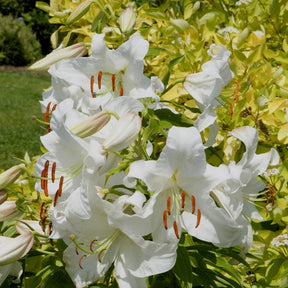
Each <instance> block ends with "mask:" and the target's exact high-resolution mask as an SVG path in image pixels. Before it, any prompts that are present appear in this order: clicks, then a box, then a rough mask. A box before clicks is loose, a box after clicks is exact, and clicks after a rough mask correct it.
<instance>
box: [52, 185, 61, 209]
mask: <svg viewBox="0 0 288 288" xmlns="http://www.w3.org/2000/svg"><path fill="white" fill-rule="evenodd" d="M59 194H60V192H59V189H58V190H57V192H56V193H55V196H54V201H53V205H54V207H55V206H56V204H57V201H58V198H59V196H60V195H59Z"/></svg>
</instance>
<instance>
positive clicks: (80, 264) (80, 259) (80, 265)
mask: <svg viewBox="0 0 288 288" xmlns="http://www.w3.org/2000/svg"><path fill="white" fill-rule="evenodd" d="M86 256H87V255H85V254H84V255H82V256H81V257H80V258H79V260H78V265H79V267H80V269H83V266H82V263H81V261H82V260H83V258H85V257H86Z"/></svg>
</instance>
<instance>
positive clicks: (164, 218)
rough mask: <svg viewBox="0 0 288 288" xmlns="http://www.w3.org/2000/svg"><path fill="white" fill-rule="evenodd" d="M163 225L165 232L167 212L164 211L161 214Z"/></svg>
mask: <svg viewBox="0 0 288 288" xmlns="http://www.w3.org/2000/svg"><path fill="white" fill-rule="evenodd" d="M163 224H164V228H165V229H166V230H167V229H168V225H167V210H164V212H163Z"/></svg>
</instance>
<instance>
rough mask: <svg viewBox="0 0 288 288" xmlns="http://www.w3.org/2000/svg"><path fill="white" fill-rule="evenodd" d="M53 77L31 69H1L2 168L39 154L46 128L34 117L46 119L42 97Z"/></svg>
mask: <svg viewBox="0 0 288 288" xmlns="http://www.w3.org/2000/svg"><path fill="white" fill-rule="evenodd" d="M50 79H51V78H50V76H46V75H39V74H34V73H33V74H32V73H29V72H12V71H0V87H1V89H0V169H3V168H4V169H7V168H9V167H10V166H12V165H15V164H18V163H19V161H18V160H17V159H15V157H18V158H22V159H23V156H24V154H25V152H26V151H27V152H28V153H29V155H30V156H31V157H32V156H35V155H39V154H40V146H41V144H40V139H39V137H40V135H43V134H45V130H43V127H41V126H40V124H39V123H38V122H36V121H35V120H32V116H33V115H36V116H37V117H38V118H40V119H43V116H42V113H41V109H40V103H39V100H41V98H42V92H43V89H45V88H48V87H49V86H50Z"/></svg>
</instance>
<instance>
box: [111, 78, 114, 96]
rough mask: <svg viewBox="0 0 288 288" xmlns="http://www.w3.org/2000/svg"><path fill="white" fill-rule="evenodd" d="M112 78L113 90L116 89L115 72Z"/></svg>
mask: <svg viewBox="0 0 288 288" xmlns="http://www.w3.org/2000/svg"><path fill="white" fill-rule="evenodd" d="M111 80H112V91H113V92H114V91H115V74H112V75H111Z"/></svg>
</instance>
